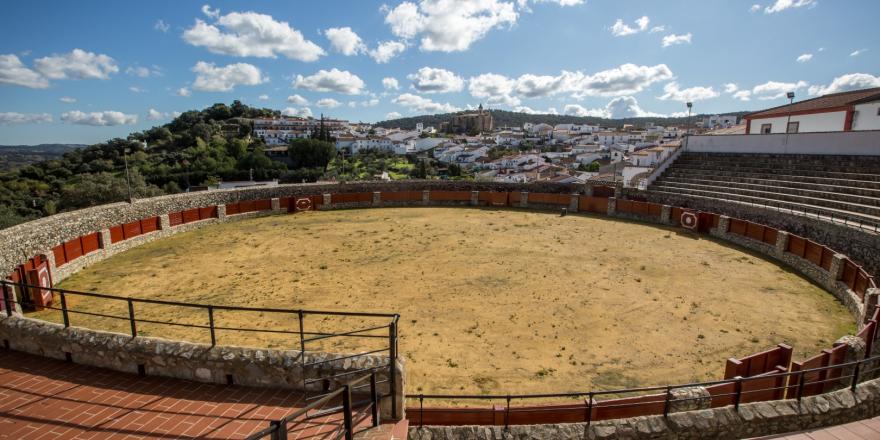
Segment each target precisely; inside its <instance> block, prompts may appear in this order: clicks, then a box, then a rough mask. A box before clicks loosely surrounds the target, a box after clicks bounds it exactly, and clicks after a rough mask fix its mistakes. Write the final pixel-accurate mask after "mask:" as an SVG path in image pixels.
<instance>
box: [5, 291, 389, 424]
mask: <svg viewBox="0 0 880 440" xmlns="http://www.w3.org/2000/svg"><path fill="white" fill-rule="evenodd" d="M13 287H14V288H17V289H19V290H20V292H30V291H31V289H33V290H36V291H40V290H43V291H49V292H52V294H53V298H54V297H55V295H57V297H58V299H59V304H58V306H55V305H47V306H44V307H43V308H44V309H47V310H54V311H58V312H61V318H62V323H63V325H64V327H65V328H67V327H70V326H71V317H72V316H73V315H82V316H89V317H92V318H106V319H111V320H119V321H127V322H128V331H129V334H130V335H131V337H132V338H135V337H138V336H139V334H140V333H141V332H140V331H139V329H138V324H153V325H160V326H171V327H183V328H191V329H197V330H202V331H206V332H207V333H208V334H209V336H210V341H211V346H212V347H213V346H216V345H217V344H218V339H219V338H218V335H217V332H218V331H233V332H243V333H247V334H253V333H266V334H273V335H282V336H284V335H290V340H291V346H292V347H295V348H298V349H299V351H300V361H301V362H302V366H303V389H304V390H306V399H307V400H315V399H320V398H323V397H325V396H326V395H328V394H332V393H330V383H331V381H336V382H339V381H343V380H345V378H347V377H350V376H353V375H355V374H360V373H369V372H374V371H375V370H377V369H384V368H387V369H388V376H387V379H386V380H382V381H380V382H379V383H380V384H383V383H387V384H388V389H389V393H388V394H389V395H390V397H391V400H392V406H391V408H392V417H394V418H396V417H397V399H398V396H397V389H396V388H397V375H398V371H397V353H398V347H397V344H398V335H397V323H398V320H399V318H400V315H398V314H394V313H367V312H340V311H322V310H306V309H276V308H265V307H239V306H221V305H211V304H197V303H187V302H179V301H167V300H159V299H149V298H133V297H122V296H116V295H109V294H104V293H94V292H82V291H76V290H68V289H58V288H53V287H41V286H36V285H31V284H27V283H25V282H24V281H21V282H17V283H16V282H12V281H9V280H0V290H2V294H3V304H4V308H5V310H6V314H7V316H11V315H12V313H13V309H14V308H15V305H18V306H19V307H22V303H21V302H20V301H18V300H16V299H15V297H14V295H13V294H12V290H13ZM77 296H80V297H89V298H100V299H105V300H109V301H116V302H120V303H124V304H126V305H127V313H126V314H125V316H120V315H113V314H108V313H100V312H95V311H89V310H81V309H75V308H72V307H70V306H69V304H68V298H69V297H77ZM138 304H153V305H160V306H170V307H175V308H185V309H194V310H198V311H202V312H203V313H204V317H203V319H204V320H205V321H204V323H192V322H174V321H171V320H160V319H146V318H139V317H138V316H137V314H136V310H137V308H136V307H135V306H136V305H138ZM219 311H228V312H247V313H275V314H281V315H282V316H286V317H289V318H290V319H291V323H295V324H296V325H297V329H296V330H285V329H281V328H258V327H254V326H250V327H235V326H222V325H217V323H216V321H215V313H216V312H219ZM310 316H313V317H318V318H319V319H318V321H324V320H326V319H328V318H332V317H350V318H371V319H382V320H387V321H386V323H383V324H381V325H374V326H369V327H364V328H357V329H354V330H347V331H341V332H336V331H333V332H328V331H320V330H308V329H307V328H306V324H307V318H308V317H310ZM95 330H99V329H95ZM331 338H355V339H360V340H365V339H366V340H376V341H383V340H384V341H387V346H382V347H380V348H378V349H374V350H369V351H365V352H360V353H356V354H351V355H344V356H332V355H331V356H327V357H326V358H323V359H320V360H315V361H310V360H308V359H307V358H306V354H307V353H308V352H309V351H308V350H307V349H308V344H310V343H322V342H324V343H326V342H327V341H329V340H330V339H331ZM383 352H386V353H387V356H388V364H387V365H378V366H371V367H368V368H363V369H357V370H352V371H343V372H338V373H335V374H332V375H329V376H321V375H320V373H321V371H322V367H324V366H326V365H327V364H330V363H334V362H339V361H345V360H347V359H353V358H357V357H361V356H369V355H377V354H380V353H383ZM309 369H311V371H316V372H318V374H315V375H312V376H316V377H311V378H310V377H309V375H308V374H306V372H307V371H309ZM316 383H323V389H322V391H321V392H320V394H317V395H309V390H312V389H314V388H315V387H316V385H315V384H316Z"/></svg>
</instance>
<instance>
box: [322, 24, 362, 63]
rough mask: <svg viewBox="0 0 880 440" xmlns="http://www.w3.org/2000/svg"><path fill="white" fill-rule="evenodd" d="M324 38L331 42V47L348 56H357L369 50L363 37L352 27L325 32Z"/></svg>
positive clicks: (331, 29)
mask: <svg viewBox="0 0 880 440" xmlns="http://www.w3.org/2000/svg"><path fill="white" fill-rule="evenodd" d="M324 36H326V37H327V39H328V40H330V47H332V48H333V50H335V51H337V52H339V53H341V54H343V55H346V56H352V55H357V54H359V53H362V52H365V51H366V50H367V46H366V45H365V44H364V42H363V40H361V37H360V36H358V34H356V33H355V32H354V31H353V30H351V28H350V27H341V28H330V29H327V30H325V31H324Z"/></svg>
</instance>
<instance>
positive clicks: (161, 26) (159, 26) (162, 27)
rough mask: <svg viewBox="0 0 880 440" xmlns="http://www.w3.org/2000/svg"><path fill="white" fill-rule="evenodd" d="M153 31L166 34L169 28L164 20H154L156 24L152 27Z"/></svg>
mask: <svg viewBox="0 0 880 440" xmlns="http://www.w3.org/2000/svg"><path fill="white" fill-rule="evenodd" d="M153 29H155V30H157V31H159V32H161V33H163V34H164V33H167V32H168V29H171V26H170V25H169V24H168V23H165V20H161V19H160V20H156V24H154V25H153Z"/></svg>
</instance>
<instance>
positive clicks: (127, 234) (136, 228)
mask: <svg viewBox="0 0 880 440" xmlns="http://www.w3.org/2000/svg"><path fill="white" fill-rule="evenodd" d="M138 235H141V222H140V220H135V221H133V222H130V223H126V224H124V225H122V236H123V239H124V240H128V239H129V238H132V237H137V236H138Z"/></svg>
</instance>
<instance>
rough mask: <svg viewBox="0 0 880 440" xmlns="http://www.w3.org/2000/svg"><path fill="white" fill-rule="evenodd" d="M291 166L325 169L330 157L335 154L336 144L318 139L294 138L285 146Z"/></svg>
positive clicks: (293, 167)
mask: <svg viewBox="0 0 880 440" xmlns="http://www.w3.org/2000/svg"><path fill="white" fill-rule="evenodd" d="M287 154H288V155H289V156H290V161H291V168H292V169H299V168H320V169H322V170H326V169H327V164H329V163H330V159H333V157H334V156H335V155H336V146H335V145H334V144H332V143H330V142H327V141H322V140H318V139H294V140H293V141H292V142H291V143H290V146H289V147H288V148H287Z"/></svg>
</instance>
